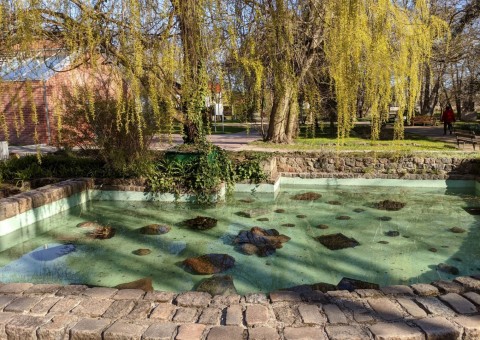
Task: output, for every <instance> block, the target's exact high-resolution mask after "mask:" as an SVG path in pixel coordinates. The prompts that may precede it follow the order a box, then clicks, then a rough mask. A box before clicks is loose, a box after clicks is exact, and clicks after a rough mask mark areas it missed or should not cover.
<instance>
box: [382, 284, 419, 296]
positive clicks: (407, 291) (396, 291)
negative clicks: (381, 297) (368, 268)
mask: <svg viewBox="0 0 480 340" xmlns="http://www.w3.org/2000/svg"><path fill="white" fill-rule="evenodd" d="M380 290H381V291H382V292H383V293H384V294H386V295H415V294H414V293H413V290H412V288H410V287H409V286H402V285H394V286H386V287H381V288H380Z"/></svg>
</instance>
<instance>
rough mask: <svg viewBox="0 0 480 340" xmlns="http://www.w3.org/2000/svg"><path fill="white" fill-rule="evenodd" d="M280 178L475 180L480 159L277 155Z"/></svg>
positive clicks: (479, 167) (478, 173) (479, 171)
mask: <svg viewBox="0 0 480 340" xmlns="http://www.w3.org/2000/svg"><path fill="white" fill-rule="evenodd" d="M275 162H276V167H277V171H278V173H279V174H280V175H282V176H293V175H295V176H301V177H309V178H315V177H362V178H404V179H475V177H476V176H478V175H480V159H478V158H474V159H464V158H456V157H441V158H435V157H432V156H416V157H397V158H393V157H392V158H386V157H371V156H358V155H340V156H339V155H337V156H336V155H322V154H306V155H279V156H276V157H275Z"/></svg>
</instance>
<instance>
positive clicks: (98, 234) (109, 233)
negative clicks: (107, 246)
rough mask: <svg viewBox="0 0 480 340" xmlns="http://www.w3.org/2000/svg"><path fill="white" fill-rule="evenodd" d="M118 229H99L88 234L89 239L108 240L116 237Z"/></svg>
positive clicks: (105, 227)
mask: <svg viewBox="0 0 480 340" xmlns="http://www.w3.org/2000/svg"><path fill="white" fill-rule="evenodd" d="M116 231H117V230H116V229H115V228H112V227H110V226H103V227H97V228H95V230H93V231H91V232H89V233H88V234H87V236H88V237H90V238H93V239H98V240H106V239H109V238H112V237H114V236H115V233H116Z"/></svg>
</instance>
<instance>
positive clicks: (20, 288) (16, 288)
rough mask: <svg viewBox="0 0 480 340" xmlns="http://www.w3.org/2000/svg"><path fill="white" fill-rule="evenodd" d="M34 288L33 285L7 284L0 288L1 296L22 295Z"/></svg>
mask: <svg viewBox="0 0 480 340" xmlns="http://www.w3.org/2000/svg"><path fill="white" fill-rule="evenodd" d="M32 286H33V284H32V283H7V284H5V285H2V286H0V294H22V293H23V292H25V291H26V290H28V289H29V288H30V287H32Z"/></svg>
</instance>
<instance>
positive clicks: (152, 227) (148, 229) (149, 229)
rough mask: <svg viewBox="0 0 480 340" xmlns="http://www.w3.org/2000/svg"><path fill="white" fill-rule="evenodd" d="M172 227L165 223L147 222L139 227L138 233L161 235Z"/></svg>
mask: <svg viewBox="0 0 480 340" xmlns="http://www.w3.org/2000/svg"><path fill="white" fill-rule="evenodd" d="M171 229H172V228H171V227H170V226H168V225H165V224H149V225H147V226H145V227H142V228H140V233H141V234H144V235H163V234H166V233H168V232H169V231H170V230H171Z"/></svg>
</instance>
